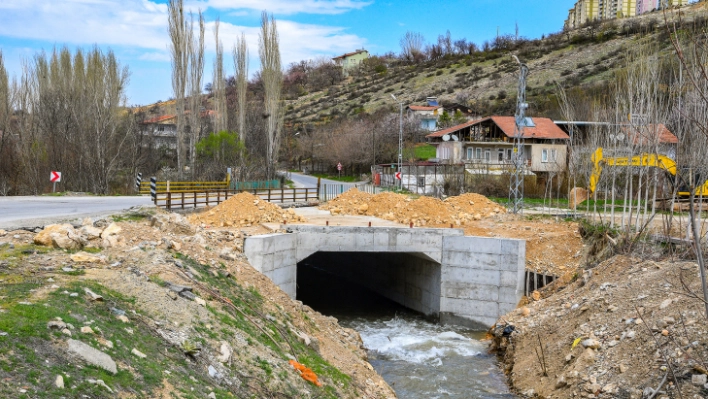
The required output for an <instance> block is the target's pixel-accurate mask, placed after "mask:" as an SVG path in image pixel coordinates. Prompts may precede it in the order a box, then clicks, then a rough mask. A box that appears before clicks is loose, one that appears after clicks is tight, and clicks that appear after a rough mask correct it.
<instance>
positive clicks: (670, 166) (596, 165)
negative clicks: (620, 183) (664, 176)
mask: <svg viewBox="0 0 708 399" xmlns="http://www.w3.org/2000/svg"><path fill="white" fill-rule="evenodd" d="M590 159H591V160H592V164H593V170H592V175H591V176H590V186H589V187H588V189H589V191H590V193H591V194H592V193H594V192H595V189H596V188H597V183H598V181H599V180H600V174H601V173H602V167H603V166H604V165H607V166H650V167H655V168H659V169H661V170H664V171H666V172H667V173H669V174H671V176H676V161H674V160H673V159H671V158H669V157H666V156H664V155H660V154H641V155H636V156H633V157H612V158H603V156H602V147H598V149H597V150H595V152H593V153H592V156H591V157H590ZM707 184H708V183H707Z"/></svg>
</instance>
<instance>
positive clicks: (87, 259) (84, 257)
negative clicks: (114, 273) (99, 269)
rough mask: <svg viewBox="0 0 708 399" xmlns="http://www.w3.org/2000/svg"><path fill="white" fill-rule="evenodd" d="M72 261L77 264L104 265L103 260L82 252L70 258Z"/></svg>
mask: <svg viewBox="0 0 708 399" xmlns="http://www.w3.org/2000/svg"><path fill="white" fill-rule="evenodd" d="M70 258H71V260H72V261H73V262H76V263H102V262H103V258H101V257H100V256H96V255H94V254H90V253H88V252H84V251H80V252H77V253H75V254H73V255H71V256H70Z"/></svg>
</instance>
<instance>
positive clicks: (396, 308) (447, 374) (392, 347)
mask: <svg viewBox="0 0 708 399" xmlns="http://www.w3.org/2000/svg"><path fill="white" fill-rule="evenodd" d="M298 269H299V271H298V294H297V295H298V299H300V300H302V301H303V302H304V303H305V304H307V305H310V306H311V307H312V308H314V309H315V310H317V311H319V312H321V313H323V314H327V315H331V316H334V317H336V318H337V319H339V323H340V324H341V325H343V326H345V327H349V328H352V329H354V330H356V331H358V332H359V334H360V335H361V338H362V340H363V341H364V346H365V347H366V348H367V350H368V353H369V362H370V363H371V365H372V366H373V367H374V369H375V370H376V371H377V372H378V373H379V374H380V375H381V376H382V377H383V378H384V380H385V381H386V382H387V383H388V384H389V385H391V387H393V389H394V390H395V391H396V394H397V395H398V397H399V398H401V399H434V398H441V399H443V398H445V399H452V398H460V399H461V398H465V399H468V398H484V399H487V398H489V399H491V398H513V397H514V396H513V395H511V394H510V393H509V389H508V388H507V386H506V382H505V380H506V379H505V376H504V374H503V373H502V372H501V370H500V368H499V365H498V362H497V359H496V357H495V356H494V355H490V354H488V353H487V344H486V343H484V342H481V341H480V339H481V338H482V337H483V336H484V333H481V332H478V331H471V330H468V329H465V328H461V327H456V326H447V325H445V326H444V325H439V324H436V323H431V322H429V321H427V320H425V318H423V317H422V316H420V315H419V314H417V313H415V312H412V311H410V310H408V309H406V308H404V307H402V306H400V305H398V304H396V303H394V302H391V301H389V300H387V299H385V298H383V297H381V296H379V295H377V294H375V293H373V292H371V291H369V290H367V289H365V288H362V287H360V286H357V285H353V284H351V283H349V282H347V281H345V280H342V279H339V278H337V276H335V275H333V274H329V273H327V272H326V271H325V270H322V269H317V268H301V267H299V268H298ZM300 270H302V272H301V271H300Z"/></svg>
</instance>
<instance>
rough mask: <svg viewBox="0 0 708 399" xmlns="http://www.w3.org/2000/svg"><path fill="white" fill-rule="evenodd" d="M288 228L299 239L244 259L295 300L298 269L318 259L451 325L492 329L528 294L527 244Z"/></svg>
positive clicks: (425, 232) (452, 235) (258, 241)
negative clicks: (300, 265)
mask: <svg viewBox="0 0 708 399" xmlns="http://www.w3.org/2000/svg"><path fill="white" fill-rule="evenodd" d="M288 228H291V229H293V234H271V235H263V236H253V237H248V238H247V239H246V241H245V245H244V253H245V254H246V257H247V258H248V260H249V262H250V263H251V264H252V265H253V266H254V267H255V268H256V269H257V270H258V271H260V272H261V273H263V274H265V275H266V276H268V277H269V278H270V279H271V280H273V282H275V283H276V284H277V285H278V286H280V287H281V288H282V289H283V290H284V291H285V292H286V293H287V294H288V295H290V296H291V297H295V295H296V292H297V290H296V279H297V264H298V262H301V261H303V260H305V259H307V258H308V257H310V256H312V255H313V254H315V257H320V258H321V257H325V261H326V262H329V263H330V264H331V265H332V266H331V267H333V268H339V269H341V270H340V271H341V273H343V274H344V275H345V276H346V277H347V278H350V279H352V280H354V281H356V282H359V283H361V284H362V285H364V286H366V287H368V288H370V289H372V290H374V291H376V292H378V293H379V294H381V295H383V296H385V297H387V298H389V299H392V300H394V301H396V302H399V303H401V304H402V305H404V306H407V307H409V308H411V309H414V310H417V311H419V312H422V313H424V314H426V315H438V316H439V317H440V320H441V322H443V323H449V324H460V325H466V326H472V327H480V328H486V327H489V326H490V325H492V324H493V323H494V322H495V320H496V319H497V318H498V317H499V316H501V315H503V314H505V313H507V312H509V311H511V310H513V309H514V308H515V306H516V304H517V302H518V301H519V300H520V299H521V296H522V294H523V284H524V265H525V258H526V251H525V244H526V243H525V242H524V241H520V240H509V239H498V238H482V237H470V236H463V233H462V231H461V230H456V229H422V228H415V229H409V228H389V227H335V226H332V227H325V226H288ZM323 254H324V255H323ZM401 254H405V256H402V255H401ZM330 270H331V271H335V272H336V270H332V269H330Z"/></svg>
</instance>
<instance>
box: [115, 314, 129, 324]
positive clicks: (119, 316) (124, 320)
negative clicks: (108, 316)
mask: <svg viewBox="0 0 708 399" xmlns="http://www.w3.org/2000/svg"><path fill="white" fill-rule="evenodd" d="M116 319H118V320H120V321H122V322H123V323H130V319H128V318H127V317H126V316H125V315H124V314H121V315H118V316H116Z"/></svg>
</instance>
